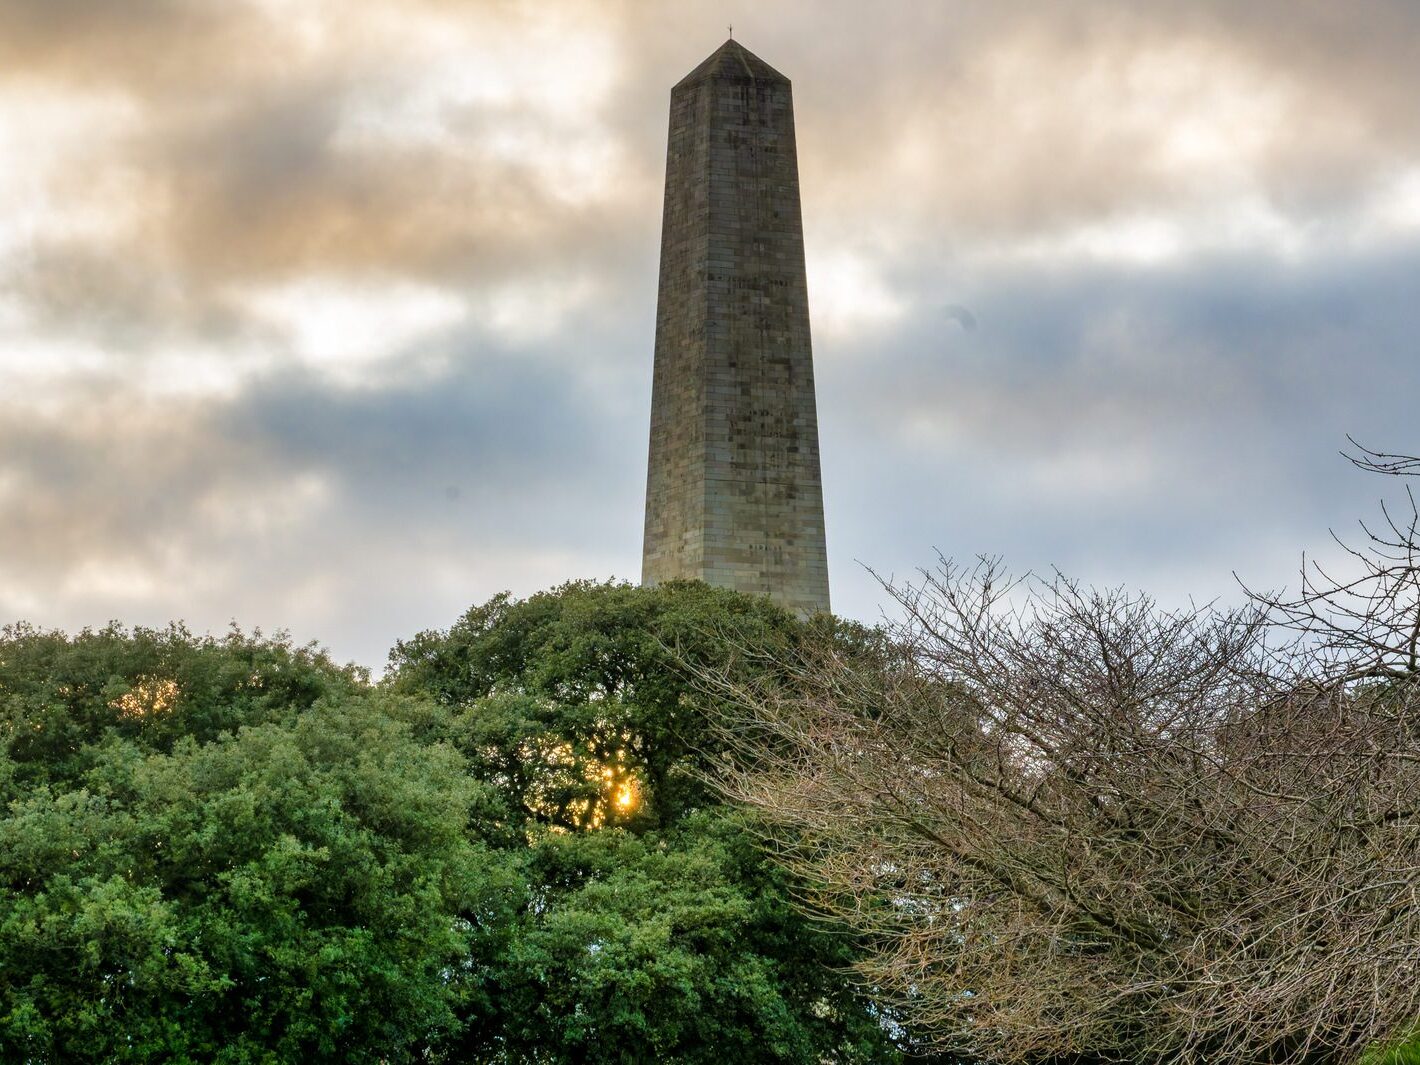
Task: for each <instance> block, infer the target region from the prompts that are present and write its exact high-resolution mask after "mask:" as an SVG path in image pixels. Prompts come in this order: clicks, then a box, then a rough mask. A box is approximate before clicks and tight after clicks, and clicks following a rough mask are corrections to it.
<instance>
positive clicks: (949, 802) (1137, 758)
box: [714, 453, 1420, 1065]
mask: <svg viewBox="0 0 1420 1065" xmlns="http://www.w3.org/2000/svg"><path fill="white" fill-rule="evenodd" d="M1367 454H1369V455H1371V456H1372V458H1374V459H1375V460H1376V461H1391V460H1393V458H1394V457H1388V456H1376V455H1375V454H1374V453H1367ZM1410 468H1411V467H1403V468H1401V469H1400V470H1397V471H1394V472H1408V470H1409V469H1410ZM1412 509H1413V508H1412ZM1416 527H1417V523H1416V521H1414V520H1407V521H1396V522H1391V521H1389V520H1388V522H1387V525H1386V527H1385V531H1383V532H1381V533H1380V534H1379V535H1378V536H1377V537H1375V538H1374V539H1373V541H1372V543H1371V548H1370V550H1361V551H1357V552H1355V553H1354V554H1353V555H1352V557H1353V558H1354V559H1355V560H1356V561H1357V562H1359V563H1360V565H1361V567H1362V569H1361V574H1362V575H1361V577H1360V578H1359V579H1354V580H1353V579H1351V578H1345V579H1342V578H1339V577H1338V578H1336V579H1331V578H1328V577H1327V576H1326V574H1325V573H1322V572H1320V571H1317V570H1315V569H1311V568H1309V569H1308V574H1309V576H1308V581H1307V583H1306V585H1305V587H1304V588H1303V589H1302V592H1301V594H1300V595H1299V596H1298V597H1297V598H1294V599H1287V598H1284V597H1281V596H1261V597H1257V598H1256V599H1255V601H1254V602H1253V603H1251V604H1250V605H1249V606H1247V607H1245V608H1243V609H1240V610H1234V611H1220V610H1216V609H1212V608H1205V609H1191V610H1186V611H1168V610H1162V609H1160V608H1159V607H1158V606H1157V605H1156V604H1155V603H1153V602H1151V601H1150V600H1148V599H1147V598H1143V597H1137V596H1130V595H1126V594H1123V593H1120V592H1090V591H1086V590H1083V589H1081V588H1080V587H1079V586H1077V585H1075V584H1073V583H1071V582H1070V581H1067V580H1064V579H1062V578H1057V579H1055V580H1053V581H1049V582H1039V581H1029V580H1028V581H1024V582H1013V581H1011V580H1009V579H1007V578H1006V577H1005V576H1004V574H1003V572H1002V569H1001V567H1000V565H999V564H998V563H996V562H993V561H989V560H988V561H982V562H981V563H979V564H978V565H977V566H975V567H974V568H971V569H967V570H961V569H958V568H957V567H954V566H953V565H951V564H950V563H947V562H945V561H944V562H942V563H941V565H940V566H939V567H938V569H936V570H935V571H933V572H929V573H924V574H923V575H922V578H921V580H920V581H918V582H916V583H913V584H908V585H898V586H891V587H890V590H891V591H892V593H893V595H894V596H895V597H896V598H897V600H898V602H899V603H900V604H901V605H902V607H903V608H904V611H903V612H904V615H905V618H906V620H905V621H904V622H903V623H902V624H900V625H898V626H896V627H895V628H893V629H891V630H890V631H888V632H887V633H886V634H885V635H884V636H883V638H882V639H873V638H868V637H864V636H863V635H861V634H860V635H859V636H858V638H856V639H844V638H843V637H842V636H841V635H833V636H828V637H825V638H823V639H820V640H816V641H810V644H809V646H808V647H807V648H806V649H804V650H803V651H801V652H800V653H799V654H798V655H797V656H794V657H793V658H791V659H790V661H789V662H788V663H787V664H786V665H785V666H784V670H783V672H781V674H780V677H781V678H782V679H781V680H778V681H774V682H770V681H767V680H760V681H757V682H742V681H737V680H735V679H733V678H730V677H728V676H723V675H722V676H720V677H718V678H714V683H716V684H717V685H719V687H720V688H721V689H722V692H723V691H728V692H730V694H732V696H733V699H732V700H731V702H732V704H733V705H734V706H735V707H737V710H736V711H734V712H732V713H731V714H730V715H729V716H727V717H726V718H725V719H724V721H723V722H722V728H723V730H724V732H725V734H726V736H727V737H728V738H729V739H730V741H731V743H732V746H733V749H734V750H735V751H736V759H735V761H734V763H733V765H732V766H730V767H728V769H727V774H726V778H725V787H726V788H727V789H728V790H729V791H730V792H731V793H732V794H733V795H735V796H736V797H737V798H739V799H740V800H742V801H744V802H746V803H748V804H750V805H751V806H752V807H754V808H756V809H757V810H758V811H759V812H760V813H761V814H762V816H763V821H764V824H765V826H766V829H765V831H766V833H767V835H768V838H769V840H770V842H771V843H772V845H773V846H774V847H775V848H776V849H777V850H778V852H779V853H780V854H781V855H782V856H783V858H784V860H785V861H786V862H787V863H788V864H789V865H791V866H792V867H794V868H795V869H796V870H797V871H798V872H799V873H800V874H801V876H802V880H803V883H805V884H806V885H808V887H807V888H806V899H805V901H806V903H807V904H809V905H810V906H812V907H813V908H815V909H816V910H818V911H819V912H822V913H824V914H826V915H829V916H832V917H833V918H835V919H837V920H840V921H844V922H846V923H847V924H848V925H850V926H851V927H853V928H855V929H857V930H858V931H859V932H861V933H862V934H863V936H864V937H865V939H866V941H867V942H868V943H869V944H870V948H871V949H870V951H869V955H868V958H867V960H866V961H865V962H864V963H863V965H862V973H861V975H862V977H863V978H864V979H865V980H867V981H868V982H869V983H870V984H871V985H872V986H873V987H876V988H878V989H880V990H881V991H882V992H883V994H885V995H891V996H892V997H893V998H894V999H895V1000H896V1005H897V1007H898V1008H900V1009H901V1010H902V1011H903V1015H904V1016H906V1017H907V1018H909V1020H910V1021H912V1022H915V1025H916V1030H917V1031H918V1032H920V1033H921V1034H922V1038H923V1039H924V1040H925V1041H926V1042H927V1043H928V1044H930V1045H932V1046H934V1047H936V1048H939V1049H943V1050H946V1051H950V1052H957V1053H961V1054H966V1055H970V1056H973V1057H976V1058H979V1059H983V1060H990V1061H996V1062H1041V1061H1071V1060H1073V1061H1081V1062H1084V1061H1096V1062H1106V1061H1109V1062H1114V1061H1118V1062H1134V1063H1145V1062H1166V1061H1167V1062H1199V1063H1202V1062H1208V1063H1213V1065H1230V1063H1237V1065H1244V1063H1248V1065H1251V1063H1262V1062H1271V1063H1280V1062H1299V1063H1300V1062H1337V1063H1345V1062H1350V1061H1354V1060H1356V1059H1357V1058H1358V1057H1359V1056H1360V1055H1361V1053H1362V1052H1363V1051H1364V1049H1365V1048H1366V1047H1367V1046H1369V1045H1371V1044H1373V1043H1374V1042H1376V1041H1383V1040H1387V1039H1391V1038H1394V1037H1397V1036H1399V1035H1402V1034H1405V1033H1407V1032H1408V1031H1409V1030H1410V1029H1411V1028H1412V1026H1413V1025H1414V1024H1415V1023H1416V1019H1417V1017H1420V821H1418V820H1417V814H1420V743H1417V737H1420V732H1417V725H1420V672H1418V671H1417V669H1416V633H1417V631H1420V628H1417V626H1420V604H1417V601H1416V597H1415V589H1416V576H1417V573H1420V569H1417V565H1416V562H1417V556H1418V555H1420V543H1417V539H1416Z"/></svg>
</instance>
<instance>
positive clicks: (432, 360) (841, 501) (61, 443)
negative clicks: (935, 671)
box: [0, 0, 1420, 666]
mask: <svg viewBox="0 0 1420 1065" xmlns="http://www.w3.org/2000/svg"><path fill="white" fill-rule="evenodd" d="M865 12H866V9H865V8H864V7H863V5H862V4H861V3H859V2H857V0H814V2H800V3H788V2H784V3H778V2H773V3H769V2H763V0H761V2H757V3H753V4H747V3H740V2H738V0H732V2H727V3H724V4H706V3H699V2H697V3H654V4H653V3H650V2H649V0H643V2H633V0H605V2H593V0H566V2H556V0H538V2H536V3H533V2H528V3H515V2H498V0H484V2H477V0H467V2H460V0H361V2H360V3H358V4H352V3H350V2H349V0H125V2H124V3H121V4H120V3H113V2H112V0H0V621H10V620H16V619H21V618H23V619H28V620H30V621H33V622H35V623H38V624H41V625H45V626H59V627H63V628H67V629H73V628H77V627H80V626H83V625H89V624H101V623H103V622H104V621H106V620H107V619H110V618H119V619H123V620H125V621H130V622H135V623H145V624H153V623H162V622H165V621H166V620H168V619H170V618H183V619H186V620H187V621H188V622H189V624H191V625H192V626H193V627H194V628H195V629H197V630H198V631H205V630H209V629H210V630H214V631H221V630H222V629H224V628H225V627H226V626H227V625H228V623H229V622H231V621H233V620H236V621H238V622H240V623H241V624H242V625H244V626H247V627H251V626H262V627H264V628H266V629H268V630H269V629H276V628H286V629H289V630H290V631H291V633H292V634H293V635H294V636H295V637H296V638H297V639H298V640H302V641H304V640H309V639H318V640H320V641H321V642H323V643H324V644H326V645H327V646H329V647H330V648H331V650H332V651H333V652H334V653H335V654H336V655H337V656H338V657H340V658H350V659H355V660H358V661H360V662H363V663H365V664H369V665H372V666H378V665H379V664H380V663H381V662H382V661H383V659H384V656H385V652H386V650H387V649H388V647H389V646H390V645H391V644H392V643H393V641H394V640H395V639H396V638H398V637H401V636H406V635H408V634H410V633H413V632H415V631H417V630H419V629H421V628H426V627H431V626H440V627H442V626H444V625H447V624H448V623H449V622H451V621H452V620H453V619H454V618H455V617H456V616H457V615H458V614H459V613H460V612H461V611H462V610H463V609H464V608H465V607H466V606H468V605H469V604H470V603H473V602H475V601H480V600H482V599H484V598H486V597H487V596H489V595H491V594H493V593H494V592H497V591H499V590H502V589H510V590H512V591H513V592H515V593H517V594H528V593H530V592H533V591H535V590H537V589H539V588H543V587H546V586H549V585H551V584H554V583H557V582H559V581H561V580H563V579H566V578H569V577H608V576H617V577H627V578H631V579H635V578H636V577H637V576H638V574H639V569H640V538H641V521H642V512H641V508H642V500H643V492H644V482H645V462H646V439H647V426H648V418H649V406H650V383H651V344H652V334H653V323H654V311H655V288H656V252H657V244H658V239H659V229H660V198H661V182H662V179H663V167H664V158H665V156H664V153H665V135H666V108H667V104H668V99H669V89H670V86H671V85H672V84H673V83H674V82H675V81H676V80H678V78H679V77H680V76H682V75H683V74H684V73H686V72H687V71H688V70H690V69H691V68H692V67H693V66H695V65H696V64H697V63H698V62H699V61H700V60H701V59H702V58H704V56H706V55H707V54H709V53H710V52H711V51H713V50H714V49H715V48H716V47H718V45H719V44H720V43H721V41H722V40H723V39H724V37H725V35H726V24H727V23H729V22H733V23H734V25H735V36H736V37H737V38H738V39H739V40H741V41H742V42H743V43H744V44H745V45H746V46H747V47H749V48H750V49H751V50H753V51H754V52H756V53H757V54H759V55H760V56H762V57H763V58H764V59H766V60H767V61H768V62H770V63H771V64H773V65H774V66H776V67H777V68H778V69H780V70H782V71H783V72H784V73H786V74H787V75H789V76H790V77H791V78H792V79H793V80H794V94H795V106H796V112H797V122H798V139H799V151H800V157H799V164H800V172H801V181H802V187H803V194H804V220H805V228H806V234H805V236H806V244H807V248H808V252H807V254H808V271H809V292H810V304H811V312H812V316H813V329H814V345H815V360H816V369H817V376H818V385H819V409H820V432H821V436H822V448H823V461H824V484H825V496H826V507H827V521H828V537H829V541H828V547H829V558H830V566H831V572H832V580H833V596H834V601H835V606H836V607H837V608H838V609H839V611H840V612H842V613H846V614H849V615H853V616H857V617H861V618H866V619H872V618H874V617H876V616H877V614H878V611H879V609H880V607H881V604H882V602H883V598H884V597H883V595H882V593H881V590H880V589H879V588H878V586H877V585H876V584H875V583H874V581H873V579H872V577H871V576H869V575H868V573H867V572H866V570H865V569H864V568H863V567H864V565H865V564H866V565H871V566H873V567H875V568H877V569H879V570H882V571H884V572H887V573H896V574H899V575H903V574H908V573H910V572H911V571H912V569H913V568H914V567H915V566H918V565H922V564H926V563H930V562H931V561H932V560H933V558H934V550H937V549H939V550H941V551H942V552H944V553H945V554H948V555H953V556H957V557H970V556H972V555H974V554H978V553H990V554H1001V555H1003V556H1004V557H1005V558H1006V560H1007V562H1008V563H1009V564H1010V565H1012V566H1013V567H1015V568H1016V569H1027V568H1033V569H1037V570H1039V569H1048V568H1049V567H1051V566H1058V567H1059V568H1061V569H1062V570H1064V571H1066V572H1068V573H1071V574H1073V575H1077V576H1079V577H1081V578H1083V579H1085V580H1087V581H1090V582H1094V583H1102V584H1109V585H1117V584H1123V585H1128V586H1132V587H1137V588H1144V589H1147V590H1149V591H1152V592H1154V593H1156V594H1158V595H1159V596H1160V597H1161V598H1163V599H1165V600H1167V601H1176V600H1179V599H1182V598H1183V597H1185V596H1188V595H1190V594H1192V595H1195V596H1200V597H1203V598H1209V597H1212V596H1218V595H1221V596H1223V597H1224V598H1227V597H1233V598H1236V596H1237V592H1236V590H1235V588H1236V586H1235V585H1234V583H1233V577H1232V574H1233V573H1234V571H1236V572H1237V573H1238V574H1239V575H1241V576H1243V577H1245V578H1247V579H1248V580H1249V582H1251V583H1256V584H1260V585H1279V584H1281V583H1283V582H1285V581H1288V580H1289V579H1291V575H1292V573H1293V571H1294V570H1295V567H1296V563H1297V561H1298V558H1299V556H1300V552H1301V551H1302V550H1303V549H1304V548H1308V549H1314V548H1324V547H1325V544H1326V537H1327V529H1328V528H1329V527H1336V528H1338V529H1346V528H1349V527H1351V526H1352V524H1353V523H1354V521H1355V519H1356V518H1358V517H1362V516H1365V515H1367V514H1369V513H1371V512H1372V511H1373V509H1374V506H1375V502H1376V500H1377V499H1378V498H1379V497H1380V495H1381V494H1383V493H1384V492H1385V491H1386V490H1387V488H1392V489H1393V488H1394V487H1395V486H1394V485H1390V486H1388V485H1386V484H1384V483H1378V482H1374V481H1368V480H1367V479H1366V478H1365V477H1364V476H1362V475H1360V474H1357V473H1354V472H1352V471H1351V470H1350V469H1349V468H1348V466H1347V465H1346V463H1345V462H1344V460H1343V459H1341V458H1340V457H1339V456H1338V451H1339V449H1341V448H1343V447H1345V446H1346V441H1345V437H1346V434H1347V433H1352V434H1354V435H1356V436H1357V437H1359V438H1360V439H1361V440H1362V441H1363V442H1365V443H1369V444H1372V445H1374V446H1378V447H1383V448H1389V449H1393V450H1409V451H1411V452H1414V451H1417V450H1420V416H1417V400H1420V106H1417V104H1416V101H1417V99H1420V5H1417V4H1415V3H1413V2H1410V0H1393V2H1386V0H1371V2H1365V0H1360V2H1352V3H1347V4H1336V3H1333V2H1329V0H1315V2H1305V0H1301V2H1299V0H1255V2H1250V3H1248V4H1246V5H1242V4H1237V3H1232V2H1223V0H1219V2H1216V3H1209V2H1195V3H1187V4H1180V3H1175V2H1164V0H1160V2H1158V3H1124V2H1122V0H1121V2H1115V3H1104V2H1100V3H1092V2H1087V0H1080V2H1061V3H1055V4H1048V5H1045V4H1036V3H1009V2H1007V3H1002V2H993V3H990V4H987V3H977V2H971V3H969V2H966V0H958V2H947V0H942V2H937V3H931V4H928V3H917V2H912V3H909V2H905V0H898V2H893V0H887V2H883V3H879V4H877V5H875V6H874V10H873V12H872V14H867V13H865ZM972 325H974V328H968V326H972Z"/></svg>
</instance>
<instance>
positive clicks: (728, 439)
mask: <svg viewBox="0 0 1420 1065" xmlns="http://www.w3.org/2000/svg"><path fill="white" fill-rule="evenodd" d="M674 578H689V579H699V580H704V581H707V582H708V583H710V584H715V585H720V586H723V587H728V588H734V589H736V590H738V591H743V592H750V593H754V594H759V595H768V596H770V597H771V598H773V599H774V600H775V601H777V602H779V603H781V604H782V605H784V606H786V607H789V608H791V609H793V610H796V611H798V612H800V613H802V614H811V613H814V612H816V611H819V610H827V609H828V608H829V602H828V555H827V551H826V548H825V543H824V526H823V489H822V481H821V479H820V473H819V448H818V415H817V412H816V410H815V405H814V371H813V353H812V348H811V346H810V343H809V303H808V286H807V284H806V282H805V279H804V231H803V221H802V218H801V216H800V212H799V168H798V159H797V155H796V152H795V147H794V104H793V97H792V95H791V90H790V85H789V79H788V78H786V77H784V75H783V74H780V73H779V72H778V71H777V70H775V69H774V68H773V67H771V66H770V65H769V64H768V63H766V62H765V61H764V60H762V59H760V58H759V57H758V56H756V55H754V54H753V53H752V52H750V51H749V50H748V49H746V48H745V47H744V46H743V45H741V44H740V43H739V42H738V41H735V40H728V41H726V42H725V43H724V44H723V45H721V46H720V47H719V48H718V49H717V50H716V51H715V53H714V54H713V55H711V56H710V57H709V58H708V59H706V60H705V62H703V63H701V64H700V65H699V66H698V67H696V68H695V69H694V70H692V71H691V72H690V73H689V74H688V75H686V76H685V78H683V79H682V80H681V81H680V83H679V84H677V85H676V86H675V88H674V89H672V90H671V119H670V139H669V144H668V147H667V150H666V198H665V214H664V218H663V222H662V228H661V276H660V293H659V300H658V303H657V306H656V353H655V372H654V379H653V384H652V398H651V455H650V468H649V472H648V475H647V479H646V538H645V546H644V550H643V554H642V581H643V583H645V584H655V583H657V582H658V581H664V580H671V579H674Z"/></svg>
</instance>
